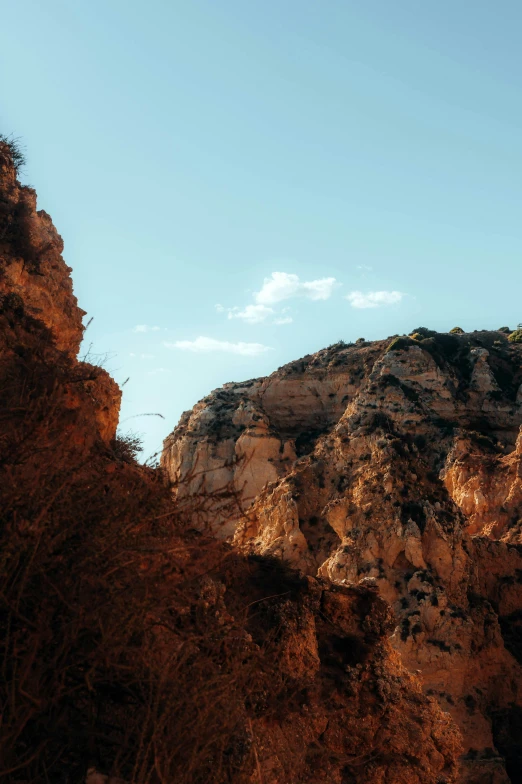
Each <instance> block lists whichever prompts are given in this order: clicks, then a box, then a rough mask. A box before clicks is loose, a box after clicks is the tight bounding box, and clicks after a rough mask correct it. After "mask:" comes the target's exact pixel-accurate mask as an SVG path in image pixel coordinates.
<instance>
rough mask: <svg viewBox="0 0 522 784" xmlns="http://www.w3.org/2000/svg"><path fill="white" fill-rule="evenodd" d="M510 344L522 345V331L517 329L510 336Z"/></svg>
mask: <svg viewBox="0 0 522 784" xmlns="http://www.w3.org/2000/svg"><path fill="white" fill-rule="evenodd" d="M508 340H509V342H510V343H522V329H516V330H515V331H514V332H512V333H511V335H508Z"/></svg>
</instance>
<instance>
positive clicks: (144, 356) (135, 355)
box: [129, 351, 154, 359]
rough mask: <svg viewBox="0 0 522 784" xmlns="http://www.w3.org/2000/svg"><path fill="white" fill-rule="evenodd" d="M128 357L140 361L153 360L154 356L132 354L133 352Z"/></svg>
mask: <svg viewBox="0 0 522 784" xmlns="http://www.w3.org/2000/svg"><path fill="white" fill-rule="evenodd" d="M129 357H139V358H140V359H154V354H134V352H132V351H131V353H130V354H129Z"/></svg>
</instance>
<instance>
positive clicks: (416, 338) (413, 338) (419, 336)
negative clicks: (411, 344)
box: [410, 332, 424, 340]
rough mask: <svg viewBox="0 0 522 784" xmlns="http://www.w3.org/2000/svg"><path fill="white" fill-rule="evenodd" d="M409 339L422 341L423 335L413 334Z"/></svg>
mask: <svg viewBox="0 0 522 784" xmlns="http://www.w3.org/2000/svg"><path fill="white" fill-rule="evenodd" d="M410 338H411V339H412V340H424V335H421V333H420V332H414V333H413V334H412V335H410Z"/></svg>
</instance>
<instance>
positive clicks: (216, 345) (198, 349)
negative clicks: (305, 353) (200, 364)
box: [163, 335, 272, 357]
mask: <svg viewBox="0 0 522 784" xmlns="http://www.w3.org/2000/svg"><path fill="white" fill-rule="evenodd" d="M163 345H164V346H165V347H166V348H170V349H178V350H180V351H192V352H194V353H196V354H208V353H210V352H221V353H225V354H239V355H241V356H244V357H255V356H257V355H258V354H264V353H265V351H272V348H271V347H270V346H264V345H263V344H262V343H243V342H242V341H239V342H237V343H231V342H229V341H228V340H215V339H214V338H207V337H203V336H202V335H201V336H200V337H198V338H196V339H195V340H176V341H175V342H174V343H168V342H166V341H165V342H164V343H163Z"/></svg>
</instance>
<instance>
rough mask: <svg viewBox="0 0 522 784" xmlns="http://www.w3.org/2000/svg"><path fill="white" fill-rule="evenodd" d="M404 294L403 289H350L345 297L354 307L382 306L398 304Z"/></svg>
mask: <svg viewBox="0 0 522 784" xmlns="http://www.w3.org/2000/svg"><path fill="white" fill-rule="evenodd" d="M403 297H404V294H403V293H402V291H368V292H366V293H363V292H362V291H350V292H349V294H347V295H346V297H345V299H347V300H348V302H349V303H350V305H351V306H352V308H359V309H361V310H362V309H365V308H381V307H383V306H385V305H397V304H398V303H399V302H401V300H402V298H403Z"/></svg>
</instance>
